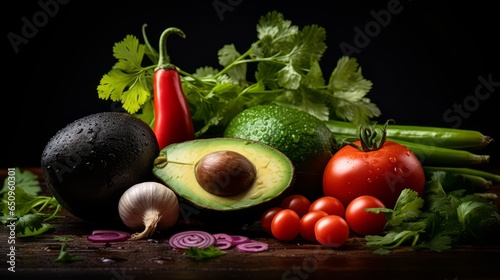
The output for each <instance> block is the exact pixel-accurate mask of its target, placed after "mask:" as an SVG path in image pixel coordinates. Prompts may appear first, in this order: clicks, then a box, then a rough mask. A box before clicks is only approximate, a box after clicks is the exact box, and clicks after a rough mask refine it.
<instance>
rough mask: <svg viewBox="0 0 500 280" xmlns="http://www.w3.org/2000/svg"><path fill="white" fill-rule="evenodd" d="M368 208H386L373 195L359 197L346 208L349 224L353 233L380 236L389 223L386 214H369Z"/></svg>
mask: <svg viewBox="0 0 500 280" xmlns="http://www.w3.org/2000/svg"><path fill="white" fill-rule="evenodd" d="M366 208H385V206H384V204H383V203H382V201H380V200H379V199H378V198H376V197H374V196H371V195H363V196H360V197H357V198H355V199H353V200H352V201H351V203H349V205H348V206H347V208H346V211H345V218H346V221H347V224H348V225H349V227H350V228H351V230H352V231H354V232H355V233H357V234H360V235H368V234H369V235H375V234H380V233H381V232H382V231H383V230H384V226H385V224H386V223H387V220H386V218H385V216H384V213H378V214H375V213H372V212H367V211H366V210H365V209H366Z"/></svg>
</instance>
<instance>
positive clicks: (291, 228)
mask: <svg viewBox="0 0 500 280" xmlns="http://www.w3.org/2000/svg"><path fill="white" fill-rule="evenodd" d="M299 224H300V217H299V215H298V214H297V213H296V212H295V211H293V210H291V209H283V210H281V211H279V212H278V213H276V215H274V218H273V220H272V221H271V232H272V234H273V236H274V237H275V238H276V239H278V240H281V241H290V240H292V239H294V238H296V237H297V236H298V235H299V230H300V229H299Z"/></svg>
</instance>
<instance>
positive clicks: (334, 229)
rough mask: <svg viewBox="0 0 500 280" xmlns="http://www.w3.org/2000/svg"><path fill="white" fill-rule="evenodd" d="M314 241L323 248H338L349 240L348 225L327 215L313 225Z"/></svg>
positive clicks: (335, 217) (344, 221) (342, 220)
mask: <svg viewBox="0 0 500 280" xmlns="http://www.w3.org/2000/svg"><path fill="white" fill-rule="evenodd" d="M314 235H315V236H316V240H317V241H318V242H319V243H320V244H321V245H324V246H329V247H340V246H342V245H344V243H345V242H346V241H347V238H349V225H348V224H347V222H346V220H344V218H342V217H340V216H337V215H328V216H326V217H323V218H321V219H319V220H318V221H317V222H316V224H315V225H314Z"/></svg>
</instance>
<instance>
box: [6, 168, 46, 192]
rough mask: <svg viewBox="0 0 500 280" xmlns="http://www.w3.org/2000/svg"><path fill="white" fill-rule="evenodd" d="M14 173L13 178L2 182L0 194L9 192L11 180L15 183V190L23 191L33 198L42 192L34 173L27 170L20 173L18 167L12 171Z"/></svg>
mask: <svg viewBox="0 0 500 280" xmlns="http://www.w3.org/2000/svg"><path fill="white" fill-rule="evenodd" d="M14 173H15V174H14V177H10V178H9V177H7V178H6V179H5V180H4V182H3V187H2V189H1V190H0V194H4V193H6V192H8V191H9V181H11V180H14V181H15V187H16V189H23V190H24V192H25V193H26V194H27V195H30V196H35V195H37V194H38V193H39V192H40V191H41V190H42V189H41V187H40V182H39V181H38V177H37V175H36V174H35V173H33V172H31V171H29V170H24V171H21V170H20V169H19V167H16V168H15V169H14Z"/></svg>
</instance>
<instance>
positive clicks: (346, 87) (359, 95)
mask: <svg viewBox="0 0 500 280" xmlns="http://www.w3.org/2000/svg"><path fill="white" fill-rule="evenodd" d="M371 88H372V82H371V81H369V80H366V79H365V78H364V77H363V75H362V74H361V67H360V66H359V64H358V62H357V60H356V59H355V58H351V57H347V56H343V57H341V58H340V59H339V60H338V61H337V66H336V67H335V69H334V70H333V72H332V74H331V75H330V79H329V82H328V86H327V89H328V91H329V93H330V94H331V97H330V98H331V104H332V106H333V108H334V111H335V113H336V115H337V117H338V118H340V119H345V120H348V121H350V122H353V123H354V124H366V123H368V122H369V119H370V118H373V117H377V116H379V115H380V114H381V112H380V109H379V108H378V107H377V106H376V105H375V104H374V103H371V101H370V99H368V98H366V97H365V96H366V94H367V93H368V92H369V91H370V90H371Z"/></svg>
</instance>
